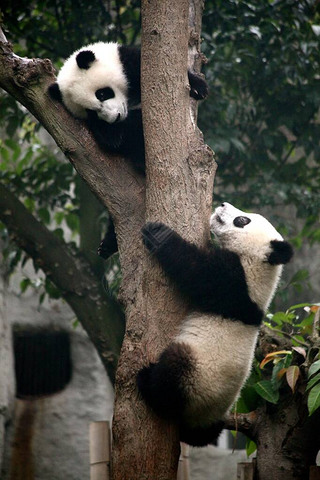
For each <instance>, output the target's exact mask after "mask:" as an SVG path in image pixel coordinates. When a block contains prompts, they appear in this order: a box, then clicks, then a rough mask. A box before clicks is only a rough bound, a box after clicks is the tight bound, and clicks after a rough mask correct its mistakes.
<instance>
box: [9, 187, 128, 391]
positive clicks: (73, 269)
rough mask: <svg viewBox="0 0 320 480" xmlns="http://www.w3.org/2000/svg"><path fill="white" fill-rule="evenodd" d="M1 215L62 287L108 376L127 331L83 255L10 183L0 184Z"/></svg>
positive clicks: (14, 235) (16, 238)
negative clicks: (21, 198) (11, 188)
mask: <svg viewBox="0 0 320 480" xmlns="http://www.w3.org/2000/svg"><path fill="white" fill-rule="evenodd" d="M0 219H1V220H2V221H3V223H4V224H5V225H6V226H7V228H8V230H9V232H10V236H11V239H12V240H14V241H15V242H16V243H17V244H18V245H19V246H20V247H21V248H22V249H23V250H24V251H25V252H27V253H28V254H29V255H30V257H32V258H33V260H34V262H35V264H36V265H37V266H38V267H39V268H41V269H42V270H43V271H44V273H45V274H46V275H47V276H48V277H49V278H50V279H51V280H52V281H53V282H54V284H55V285H56V286H57V287H58V288H59V289H60V290H61V293H62V295H63V298H64V299H65V300H66V302H67V303H68V304H69V305H70V307H71V308H72V309H73V311H74V312H75V314H76V315H77V318H78V319H79V321H80V322H81V324H82V326H83V327H84V329H85V330H86V331H87V333H88V335H89V337H90V338H91V340H92V342H93V343H94V345H95V347H96V349H97V351H98V353H99V355H100V358H101V360H102V363H103V364H104V366H105V368H106V370H107V373H108V375H109V378H110V379H111V381H112V382H114V378H115V371H116V366H117V361H118V356H119V353H120V347H121V342H122V338H123V334H124V317H123V314H122V312H121V309H120V307H119V306H118V305H117V304H116V302H115V301H113V300H111V299H108V298H107V297H106V294H105V292H104V291H103V288H102V286H101V282H100V281H99V280H98V279H97V277H96V276H95V275H94V274H93V272H92V270H91V268H90V265H89V263H88V262H87V261H86V260H85V259H84V258H79V257H78V258H76V257H75V256H74V255H73V254H72V253H71V252H70V249H69V248H68V246H67V245H66V244H65V243H64V242H63V241H62V240H61V239H59V238H58V237H57V236H56V235H55V234H54V233H52V232H50V231H49V230H48V229H47V228H46V227H44V226H43V225H42V224H41V223H40V222H39V221H38V220H36V219H35V218H34V216H33V215H32V214H31V213H30V212H29V211H28V210H27V209H26V207H25V206H24V205H23V204H22V203H21V202H20V201H19V200H18V199H17V198H16V197H15V195H13V194H12V193H11V192H10V191H9V190H8V188H7V187H5V186H4V185H3V184H0Z"/></svg>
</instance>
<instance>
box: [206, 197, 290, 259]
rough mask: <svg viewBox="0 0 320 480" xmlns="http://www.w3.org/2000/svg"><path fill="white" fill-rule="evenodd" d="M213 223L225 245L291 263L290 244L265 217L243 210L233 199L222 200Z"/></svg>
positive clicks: (211, 221) (236, 250)
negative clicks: (236, 205) (230, 201)
mask: <svg viewBox="0 0 320 480" xmlns="http://www.w3.org/2000/svg"><path fill="white" fill-rule="evenodd" d="M210 227H211V231H212V233H213V234H214V235H215V237H216V238H217V240H218V241H219V243H220V245H221V246H222V247H224V248H227V249H229V250H232V251H234V252H236V253H238V254H239V255H240V256H247V257H250V258H252V259H254V258H256V259H258V260H261V261H262V262H268V263H269V264H270V265H281V264H285V263H288V262H289V261H290V259H291V257H292V255H293V250H292V247H291V245H290V244H289V243H288V242H286V241H284V240H283V238H282V236H281V235H280V233H279V232H277V230H276V229H275V228H274V227H273V226H272V225H271V223H270V222H268V220H267V219H266V218H264V217H263V216H262V215H258V214H257V213H245V212H242V211H241V210H238V209H237V208H235V207H234V206H233V205H231V204H230V203H226V202H225V203H222V204H221V205H220V206H219V207H218V208H216V209H215V211H214V213H213V214H212V216H211V219H210Z"/></svg>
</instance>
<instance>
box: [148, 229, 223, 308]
mask: <svg viewBox="0 0 320 480" xmlns="http://www.w3.org/2000/svg"><path fill="white" fill-rule="evenodd" d="M142 237H143V242H144V244H145V246H146V247H147V249H148V250H149V252H150V253H151V254H153V255H154V256H155V257H156V258H157V260H158V261H159V263H160V265H161V266H162V268H163V269H164V271H165V272H166V274H167V275H168V276H169V277H170V279H171V280H172V281H173V282H174V283H175V284H176V286H177V287H178V288H179V289H180V290H181V292H182V293H183V294H185V295H187V296H188V297H189V298H190V299H194V298H198V296H200V297H203V296H205V295H206V292H207V291H208V289H211V288H212V286H214V283H215V282H218V281H219V280H218V275H216V274H215V272H213V273H212V272H211V270H212V262H211V257H212V253H210V252H209V251H208V252H207V251H205V250H202V249H200V248H198V247H197V246H196V245H194V244H193V243H190V242H187V241H186V240H184V239H183V238H182V237H180V235H178V234H177V233H176V232H175V231H174V230H172V229H171V228H169V227H167V226H166V225H164V224H162V223H147V224H146V225H145V226H144V228H143V229H142Z"/></svg>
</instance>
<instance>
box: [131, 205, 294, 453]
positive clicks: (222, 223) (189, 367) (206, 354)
mask: <svg viewBox="0 0 320 480" xmlns="http://www.w3.org/2000/svg"><path fill="white" fill-rule="evenodd" d="M210 226H211V230H212V232H213V233H214V235H215V237H216V239H217V240H218V242H219V244H220V246H219V247H213V246H212V248H210V250H202V249H200V248H198V247H197V246H196V245H194V244H191V243H189V242H187V241H185V240H183V239H182V238H181V237H180V236H179V235H178V234H177V233H175V232H174V231H173V230H171V229H170V228H169V227H167V226H165V225H163V224H162V223H147V224H146V226H145V227H144V228H143V241H144V244H145V246H146V247H147V248H148V250H149V251H150V253H151V254H153V255H154V256H155V257H156V258H157V260H158V262H159V263H160V265H161V266H162V268H163V270H164V271H165V273H166V274H167V275H168V277H169V278H170V279H171V280H172V282H173V284H174V285H175V286H176V287H177V289H178V291H180V293H181V294H182V295H183V296H184V297H185V298H186V300H187V301H188V302H189V305H190V313H189V314H188V316H187V317H186V318H185V319H184V320H183V322H182V324H181V327H180V331H179V333H178V334H177V336H176V337H175V338H174V340H173V341H172V343H171V344H170V345H169V346H168V347H167V348H166V349H165V350H164V351H163V352H162V353H161V355H160V357H159V359H158V361H157V362H156V363H151V364H150V365H149V366H147V367H144V368H143V369H142V370H140V372H139V373H138V377H137V382H138V387H139V390H140V392H141V394H142V396H143V398H144V400H145V401H146V403H147V404H148V405H149V406H150V407H151V408H152V409H153V410H154V411H155V412H156V413H158V414H159V415H160V416H163V417H165V418H167V419H169V420H172V421H175V422H178V424H179V428H180V439H181V441H183V442H186V443H188V444H190V445H194V446H203V445H207V444H208V443H212V442H214V441H215V440H216V439H217V437H218V436H219V434H220V432H221V430H222V428H223V425H224V422H223V419H224V416H225V415H226V414H227V413H228V411H229V410H230V408H231V407H232V405H233V404H234V403H235V401H236V400H237V398H238V396H239V395H240V391H241V388H242V386H243V385H244V383H245V381H246V379H247V378H248V375H249V373H250V369H251V364H252V360H253V356H254V350H255V345H256V340H257V336H258V332H259V327H260V325H261V322H262V319H263V316H264V314H265V312H266V310H267V308H268V306H269V304H270V302H271V300H272V297H273V295H274V292H275V290H276V287H277V285H278V282H279V279H280V275H281V272H282V264H285V263H287V262H289V260H290V259H291V257H292V255H293V251H292V247H291V246H290V244H289V243H288V242H285V241H284V240H283V238H282V237H281V235H280V234H279V233H278V232H277V231H276V230H275V228H274V227H273V226H272V225H271V224H270V223H269V222H268V221H267V220H266V219H265V218H264V217H262V216H261V215H257V214H254V213H250V214H249V213H244V212H242V211H241V210H238V209H237V208H235V207H233V206H232V205H230V204H229V203H223V204H222V205H221V206H220V207H218V208H217V209H216V210H215V212H214V213H213V215H212V216H211V220H210Z"/></svg>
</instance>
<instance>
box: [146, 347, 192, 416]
mask: <svg viewBox="0 0 320 480" xmlns="http://www.w3.org/2000/svg"><path fill="white" fill-rule="evenodd" d="M193 374H194V362H193V358H192V354H191V348H190V347H189V345H186V344H179V343H171V344H170V345H169V347H168V348H166V349H165V350H164V351H163V352H162V354H161V356H160V358H159V360H158V362H157V363H151V364H150V365H149V366H148V367H144V368H142V369H141V370H140V371H139V373H138V377H137V382H138V387H139V390H140V393H141V395H142V397H143V398H144V400H145V401H146V402H147V403H148V404H149V405H152V407H153V408H154V410H155V411H156V412H157V413H158V414H160V415H161V416H163V417H164V418H167V419H169V420H175V421H176V422H180V421H181V420H182V418H181V413H182V412H183V410H184V408H185V406H186V397H185V395H184V392H183V388H182V386H183V383H184V381H185V380H184V379H185V378H186V379H189V378H190V377H191V378H192V376H193Z"/></svg>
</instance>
